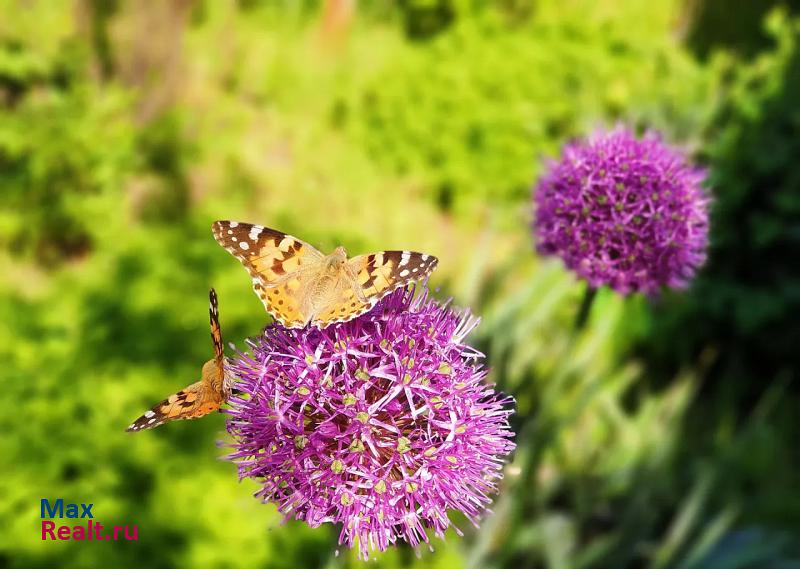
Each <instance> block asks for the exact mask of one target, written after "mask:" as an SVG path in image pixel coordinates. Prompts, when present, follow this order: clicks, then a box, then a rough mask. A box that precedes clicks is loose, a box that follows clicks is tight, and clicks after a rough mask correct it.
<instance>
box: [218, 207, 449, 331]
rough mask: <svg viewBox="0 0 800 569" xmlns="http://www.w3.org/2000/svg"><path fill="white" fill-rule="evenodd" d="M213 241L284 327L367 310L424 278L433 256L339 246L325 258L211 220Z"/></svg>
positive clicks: (257, 229) (282, 238) (277, 237)
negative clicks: (355, 251)
mask: <svg viewBox="0 0 800 569" xmlns="http://www.w3.org/2000/svg"><path fill="white" fill-rule="evenodd" d="M212 231H213V232H214V238H215V239H216V240H217V241H218V242H219V244H220V245H222V246H223V247H225V249H227V250H228V252H229V253H230V254H231V255H233V256H234V257H236V258H237V259H239V261H240V262H241V263H242V264H243V265H244V266H245V268H246V269H247V271H248V272H249V273H250V276H251V277H252V279H253V289H254V290H255V292H256V294H257V295H258V297H259V298H260V299H261V302H262V303H264V307H265V308H266V309H267V312H269V313H270V314H271V315H272V316H273V318H275V320H277V321H278V322H280V323H281V324H283V325H284V326H286V327H288V328H302V327H303V326H307V325H308V324H313V325H314V326H317V327H318V328H324V327H326V326H328V325H329V324H333V323H334V322H346V321H348V320H350V319H352V318H355V317H356V316H358V315H360V314H363V313H365V312H367V311H368V310H370V309H371V308H372V307H373V306H375V304H376V303H377V302H378V301H379V300H380V299H381V298H383V297H384V296H386V295H387V294H389V293H390V292H392V291H394V290H397V289H398V288H401V287H403V286H406V285H408V284H409V283H411V282H414V281H418V280H421V279H424V278H425V277H427V276H428V275H430V274H431V272H432V271H433V269H435V268H436V264H437V263H438V259H437V258H436V257H434V256H433V255H425V254H423V253H415V252H413V251H381V252H379V253H370V254H368V255H358V256H357V257H353V258H352V259H348V258H347V252H346V251H345V250H344V247H337V248H336V250H335V251H334V252H333V253H331V254H330V255H324V254H323V253H321V252H319V251H317V250H316V249H315V248H314V247H312V246H311V245H309V244H308V243H304V242H303V241H300V240H299V239H297V238H295V237H292V236H291V235H286V234H285V233H281V232H280V231H275V230H274V229H268V228H266V227H262V226H261V225H250V224H249V223H240V222H237V221H216V222H214V224H213V226H212Z"/></svg>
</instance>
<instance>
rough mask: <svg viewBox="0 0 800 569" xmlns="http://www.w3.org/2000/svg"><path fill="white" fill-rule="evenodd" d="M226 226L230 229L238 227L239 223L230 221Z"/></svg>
mask: <svg viewBox="0 0 800 569" xmlns="http://www.w3.org/2000/svg"><path fill="white" fill-rule="evenodd" d="M228 225H229V226H230V227H239V222H238V221H231V222H230V223H229V224H228Z"/></svg>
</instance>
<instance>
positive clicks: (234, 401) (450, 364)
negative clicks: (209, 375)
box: [228, 290, 514, 558]
mask: <svg viewBox="0 0 800 569" xmlns="http://www.w3.org/2000/svg"><path fill="white" fill-rule="evenodd" d="M476 324H477V320H476V319H474V318H472V317H470V316H469V315H468V314H467V313H458V312H456V311H454V310H453V309H452V308H450V307H448V306H447V305H446V304H445V305H441V304H438V303H436V302H435V301H433V300H431V299H430V298H428V295H427V292H422V293H420V294H419V295H417V296H416V298H415V297H414V293H413V291H411V290H408V291H406V290H398V291H396V292H395V293H393V294H391V295H389V296H388V297H387V298H386V299H384V300H383V301H381V302H380V303H379V304H378V305H377V306H376V307H375V308H374V309H373V310H372V311H370V312H369V313H367V314H364V315H363V316H360V317H358V318H356V319H354V320H351V321H350V322H345V323H343V324H335V325H332V326H329V327H327V328H325V329H322V330H317V329H316V328H313V327H308V328H304V329H299V330H291V329H286V328H284V327H282V326H279V325H271V326H268V327H267V328H266V329H265V330H264V333H263V334H262V335H261V336H259V337H256V338H254V339H251V340H249V341H248V342H249V344H250V347H251V349H252V354H249V355H245V354H240V355H239V356H238V357H237V358H236V359H235V360H234V361H233V362H232V365H231V367H230V371H231V372H232V374H233V375H234V376H236V377H237V379H238V380H239V382H238V383H237V389H240V390H241V391H242V393H243V395H242V396H240V397H236V396H234V397H232V398H231V401H230V403H231V409H230V410H229V413H230V415H231V417H230V418H229V421H228V431H229V433H230V434H231V435H232V437H233V439H234V443H233V447H234V452H233V453H232V454H231V455H230V458H232V459H233V460H235V461H236V462H237V463H238V468H239V477H240V478H244V477H251V478H254V479H256V480H257V481H258V482H259V484H260V485H261V488H260V490H259V491H258V492H257V494H256V496H258V497H260V498H262V499H263V500H264V501H271V502H274V503H276V504H277V506H278V508H279V510H280V511H281V512H282V513H283V514H285V515H286V516H287V517H295V518H297V519H300V520H305V521H306V522H307V523H308V524H309V525H311V526H312V527H316V526H319V525H320V524H322V523H325V522H333V523H341V524H342V530H341V534H340V537H339V542H340V543H344V544H346V545H347V546H348V547H353V546H354V544H355V542H356V540H358V544H359V555H360V557H363V558H366V557H368V554H369V551H370V550H372V549H378V550H381V551H383V550H385V549H386V548H387V547H388V546H389V545H390V544H393V543H395V542H396V541H397V540H398V538H399V539H403V540H405V541H407V542H408V543H410V544H411V545H412V546H417V545H419V544H420V542H422V541H425V542H427V541H428V536H427V535H426V533H425V529H426V528H432V529H433V532H434V533H435V534H436V535H438V536H440V537H441V536H443V534H444V532H445V530H446V529H447V528H448V527H449V526H450V520H449V519H448V514H447V511H448V510H458V511H460V512H462V513H463V514H464V515H465V516H466V517H467V518H468V519H469V520H470V521H472V522H473V523H475V524H477V521H478V519H479V516H480V514H481V512H482V510H483V509H484V508H485V507H486V505H487V504H488V503H489V501H490V500H489V498H488V494H490V493H492V492H493V491H494V490H496V481H497V479H499V478H500V476H501V472H500V471H501V467H502V459H503V457H504V456H505V455H507V454H508V453H509V452H510V451H511V450H512V449H513V448H514V444H513V442H512V441H511V438H512V437H513V433H512V432H511V430H510V428H509V425H508V416H509V415H510V414H511V413H512V410H511V408H510V407H511V403H512V400H511V399H510V398H508V397H505V396H503V395H501V394H498V393H497V392H495V391H494V389H493V388H492V387H491V386H490V385H489V384H487V383H486V382H485V381H484V379H485V376H486V370H485V369H483V368H482V367H481V364H480V360H481V358H482V357H483V354H481V353H480V352H478V351H476V350H474V349H472V348H470V347H468V346H467V345H465V344H464V343H463V340H464V338H465V336H466V335H467V334H468V333H469V332H470V331H471V330H472V329H473V328H474V326H475V325H476Z"/></svg>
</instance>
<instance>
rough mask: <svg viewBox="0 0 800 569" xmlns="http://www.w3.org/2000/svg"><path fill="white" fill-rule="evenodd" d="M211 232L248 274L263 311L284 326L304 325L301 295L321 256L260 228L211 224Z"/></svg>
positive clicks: (305, 245)
mask: <svg viewBox="0 0 800 569" xmlns="http://www.w3.org/2000/svg"><path fill="white" fill-rule="evenodd" d="M212 231H213V233H214V239H216V240H217V242H218V243H219V244H220V245H222V246H223V247H224V248H225V249H226V250H227V251H228V252H229V253H230V254H231V255H233V256H234V257H236V258H237V259H239V262H240V263H242V265H244V267H245V268H246V269H247V271H248V272H249V273H250V277H251V278H252V280H253V290H254V291H255V293H256V295H258V297H259V298H260V299H261V302H262V303H263V304H264V308H266V310H267V312H269V313H270V314H271V315H272V316H273V318H275V319H276V320H278V321H279V322H280V323H281V324H283V325H284V326H286V327H289V328H297V327H302V326H305V324H306V323H307V322H306V320H307V315H306V314H305V313H304V302H303V294H305V291H306V287H307V285H308V283H309V282H310V281H311V280H312V278H313V275H314V274H315V271H316V268H317V267H318V266H319V263H320V262H321V261H322V260H323V259H324V258H325V255H323V254H322V253H320V252H319V251H318V250H317V249H315V248H314V247H312V246H311V245H309V244H308V243H305V242H303V241H301V240H300V239H297V238H296V237H292V236H291V235H287V234H286V233H281V232H280V231H275V230H274V229H269V228H267V227H263V226H261V225H251V224H249V223H240V222H237V221H215V222H214V224H213V225H212Z"/></svg>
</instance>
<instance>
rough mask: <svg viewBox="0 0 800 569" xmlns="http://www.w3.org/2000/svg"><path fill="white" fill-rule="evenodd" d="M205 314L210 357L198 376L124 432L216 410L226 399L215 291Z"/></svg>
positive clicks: (209, 293) (194, 417)
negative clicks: (208, 329) (211, 353)
mask: <svg viewBox="0 0 800 569" xmlns="http://www.w3.org/2000/svg"><path fill="white" fill-rule="evenodd" d="M208 297H209V307H208V316H209V320H210V325H211V342H212V343H213V344H214V359H212V360H209V361H207V362H206V363H205V364H204V365H203V371H202V379H201V380H200V381H198V382H196V383H193V384H192V385H190V386H189V387H186V388H184V389H181V390H180V391H178V392H177V393H175V394H173V395H170V396H169V397H167V398H166V399H164V401H162V402H161V403H159V404H158V405H155V406H154V407H153V408H152V409H150V410H149V411H147V412H146V413H145V414H144V415H142V416H141V417H139V418H138V419H136V420H135V421H134V422H133V423H132V424H131V426H129V427H128V429H127V430H128V431H141V430H142V429H152V428H153V427H158V426H159V425H163V424H164V423H167V422H169V421H175V420H178V419H196V418H197V417H202V416H203V415H208V414H209V413H211V412H213V411H216V410H217V409H219V406H220V405H221V404H222V403H224V402H225V401H226V400H227V393H226V391H225V367H224V366H225V347H224V345H223V343H222V329H221V328H220V325H219V304H218V300H217V293H216V291H215V290H214V289H213V288H212V289H210V290H209V291H208Z"/></svg>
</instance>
